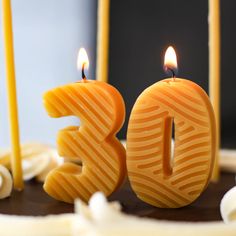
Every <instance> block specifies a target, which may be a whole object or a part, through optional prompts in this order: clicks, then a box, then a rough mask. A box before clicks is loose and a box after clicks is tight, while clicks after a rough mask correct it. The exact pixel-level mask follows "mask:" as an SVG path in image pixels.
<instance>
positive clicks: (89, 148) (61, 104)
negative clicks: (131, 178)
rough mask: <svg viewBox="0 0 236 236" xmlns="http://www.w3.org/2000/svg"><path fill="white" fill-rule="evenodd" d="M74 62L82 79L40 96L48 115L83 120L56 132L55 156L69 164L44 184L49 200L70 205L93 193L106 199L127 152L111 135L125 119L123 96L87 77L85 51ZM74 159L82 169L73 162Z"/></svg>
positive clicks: (117, 183)
mask: <svg viewBox="0 0 236 236" xmlns="http://www.w3.org/2000/svg"><path fill="white" fill-rule="evenodd" d="M78 58H79V61H78V62H79V63H78V64H79V66H80V67H82V80H80V81H78V82H77V83H71V84H67V85H64V86H61V87H58V88H55V89H52V90H50V91H49V92H47V93H46V94H45V95H44V105H45V108H46V110H47V112H48V114H49V115H50V116H51V117H57V118H59V117H64V116H72V115H73V116H77V117H79V118H80V121H81V126H80V127H68V128H65V129H63V130H61V131H60V132H59V135H58V138H57V143H58V151H59V155H61V156H62V157H65V158H66V159H67V161H68V160H70V161H71V162H67V163H65V164H63V165H62V166H61V167H58V168H56V169H54V170H53V171H51V172H50V173H49V174H48V176H47V177H46V181H45V184H44V189H45V191H46V192H47V193H48V194H49V195H50V196H52V197H54V198H56V199H58V200H61V201H65V202H70V203H73V202H74V200H75V199H76V198H80V199H82V200H83V201H88V200H89V198H90V197H91V195H92V194H93V193H95V192H97V191H102V192H103V193H104V194H105V195H106V196H108V195H109V194H111V193H112V192H113V191H115V190H116V189H117V188H118V187H119V186H120V185H121V184H122V183H123V181H124V178H125V176H126V165H125V156H126V153H125V149H124V147H123V145H122V144H121V143H120V142H119V140H118V139H117V138H116V137H115V135H116V133H117V132H118V131H119V130H120V128H121V127H122V124H123V122H124V119H125V105H124V101H123V98H122V96H121V95H120V93H119V92H118V91H117V90H116V89H115V88H114V87H113V86H111V85H109V84H107V83H104V82H101V81H96V80H88V79H87V78H86V76H85V73H84V69H85V68H86V67H88V58H87V54H86V52H85V50H84V49H82V50H80V53H79V57H78ZM78 161H81V162H82V166H80V165H78V164H75V162H78ZM72 162H74V163H72Z"/></svg>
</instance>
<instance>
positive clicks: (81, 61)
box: [77, 48, 89, 70]
mask: <svg viewBox="0 0 236 236" xmlns="http://www.w3.org/2000/svg"><path fill="white" fill-rule="evenodd" d="M77 68H78V69H79V70H82V69H88V68H89V59H88V55H87V53H86V51H85V49H84V48H80V50H79V53H78V59H77Z"/></svg>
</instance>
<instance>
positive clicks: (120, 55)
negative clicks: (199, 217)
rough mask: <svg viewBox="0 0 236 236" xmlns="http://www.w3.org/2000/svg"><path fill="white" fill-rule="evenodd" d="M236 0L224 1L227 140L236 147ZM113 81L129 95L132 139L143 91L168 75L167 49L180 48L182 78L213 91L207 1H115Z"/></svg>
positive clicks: (122, 133)
mask: <svg viewBox="0 0 236 236" xmlns="http://www.w3.org/2000/svg"><path fill="white" fill-rule="evenodd" d="M235 11H236V1H235V0H227V1H221V33H222V41H221V47H222V49H221V53H222V54H221V64H222V69H221V81H222V82H221V96H222V98H221V115H222V117H221V118H222V123H221V134H222V135H221V142H222V146H223V147H225V148H226V147H236V132H235V131H236V121H235V118H236V107H235V105H234V103H235V102H234V101H236V91H235V85H236V78H235V76H234V74H235V71H234V70H235V68H236V60H235V56H234V54H235V53H236V43H235V42H236V32H235V26H236V22H235ZM110 24H111V26H110V27H111V28H110V66H109V67H110V68H109V71H110V72H109V82H110V83H111V84H112V85H114V86H115V87H116V88H117V89H118V90H119V91H120V92H121V93H122V95H123V97H124V99H125V103H126V107H127V115H126V122H125V125H124V127H123V128H122V130H121V131H120V133H119V138H125V137H126V130H127V123H128V119H129V115H130V111H131V109H132V107H133V105H134V103H135V100H136V98H137V97H138V95H139V94H140V93H141V92H142V91H143V90H144V89H145V88H146V87H148V86H150V85H152V84H153V83H155V82H157V81H159V80H161V79H163V78H165V77H166V75H165V73H164V72H163V60H164V53H165V50H166V48H167V47H168V46H169V45H172V46H174V48H175V50H176V52H177V58H178V66H179V72H178V77H182V78H186V79H189V80H192V81H194V82H196V83H198V84H199V85H200V86H201V87H203V88H204V89H205V90H206V91H207V92H208V1H207V0H165V1H158V0H146V1H144V0H119V1H115V0H111V10H110Z"/></svg>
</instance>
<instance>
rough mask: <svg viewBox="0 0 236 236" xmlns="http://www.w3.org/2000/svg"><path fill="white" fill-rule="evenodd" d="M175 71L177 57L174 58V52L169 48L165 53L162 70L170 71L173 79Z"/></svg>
mask: <svg viewBox="0 0 236 236" xmlns="http://www.w3.org/2000/svg"><path fill="white" fill-rule="evenodd" d="M177 69H178V65H177V57H176V53H175V50H174V48H173V47H172V46H169V47H168V48H167V50H166V53H165V58H164V70H165V71H170V72H171V73H172V75H173V77H175V73H176V71H177Z"/></svg>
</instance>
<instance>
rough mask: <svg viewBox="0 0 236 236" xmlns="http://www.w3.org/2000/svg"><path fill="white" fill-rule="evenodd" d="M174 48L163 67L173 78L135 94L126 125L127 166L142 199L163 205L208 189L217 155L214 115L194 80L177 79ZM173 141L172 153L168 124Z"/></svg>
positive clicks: (181, 203) (178, 203) (178, 204)
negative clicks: (135, 97) (172, 150)
mask: <svg viewBox="0 0 236 236" xmlns="http://www.w3.org/2000/svg"><path fill="white" fill-rule="evenodd" d="M168 55H169V56H171V57H173V58H174V59H176V55H175V52H174V50H173V48H169V49H168V50H167V53H166V60H165V61H166V64H165V66H166V69H167V70H169V71H172V72H173V78H169V79H165V80H162V81H160V82H157V83H155V84H154V85H152V86H150V87H149V88H147V89H146V90H145V91H144V92H143V93H142V94H141V95H140V96H139V97H138V99H137V101H136V103H135V105H134V107H133V110H132V113H131V116H130V121H129V125H128V134H127V135H128V136H127V169H128V176H129V179H130V182H131V186H132V188H133V190H134V191H135V193H136V194H137V196H138V197H139V198H140V199H142V200H143V201H145V202H147V203H149V204H151V205H154V206H157V207H161V208H177V207H182V206H185V205H188V204H190V203H191V202H193V201H194V200H195V199H196V198H197V197H198V196H199V195H200V194H201V193H202V191H203V190H204V189H205V188H206V186H207V184H208V182H209V179H210V177H211V173H212V168H213V164H214V159H215V148H216V134H215V133H216V131H215V128H216V126H215V118H214V113H213V109H212V106H211V103H210V101H209V98H208V96H207V95H206V93H205V92H204V91H203V89H202V88H201V87H199V86H198V85H197V84H195V83H193V82H191V81H189V80H185V79H179V78H175V74H174V69H175V68H174V67H175V64H176V66H177V61H176V62H175V60H174V61H169V59H168ZM173 124H174V128H175V146H174V154H173V158H172V155H171V134H172V125H173Z"/></svg>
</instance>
